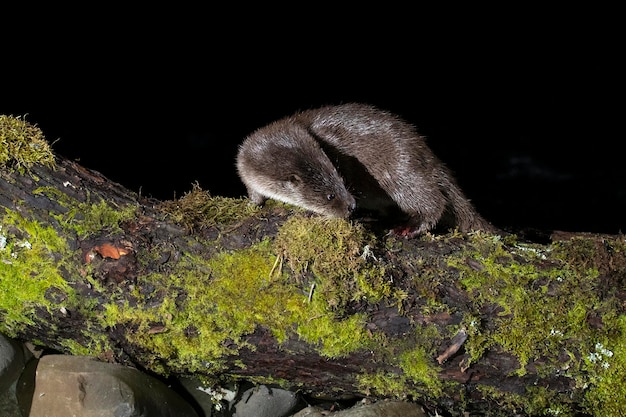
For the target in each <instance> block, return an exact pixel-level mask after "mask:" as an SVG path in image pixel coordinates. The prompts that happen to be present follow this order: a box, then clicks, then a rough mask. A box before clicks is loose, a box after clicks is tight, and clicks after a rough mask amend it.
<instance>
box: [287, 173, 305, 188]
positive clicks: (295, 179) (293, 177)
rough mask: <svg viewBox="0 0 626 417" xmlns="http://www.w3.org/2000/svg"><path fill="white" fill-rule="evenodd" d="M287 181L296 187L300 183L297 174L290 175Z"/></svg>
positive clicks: (300, 179)
mask: <svg viewBox="0 0 626 417" xmlns="http://www.w3.org/2000/svg"><path fill="white" fill-rule="evenodd" d="M287 181H289V183H290V184H291V185H293V186H296V185H298V184H300V183H301V182H302V178H300V176H299V175H298V174H291V175H289V177H288V178H287Z"/></svg>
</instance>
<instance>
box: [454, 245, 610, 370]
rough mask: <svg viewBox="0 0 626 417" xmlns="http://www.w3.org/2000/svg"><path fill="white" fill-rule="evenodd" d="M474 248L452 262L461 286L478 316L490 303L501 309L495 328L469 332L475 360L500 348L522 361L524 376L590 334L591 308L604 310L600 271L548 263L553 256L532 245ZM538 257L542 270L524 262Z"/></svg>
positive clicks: (534, 264)
mask: <svg viewBox="0 0 626 417" xmlns="http://www.w3.org/2000/svg"><path fill="white" fill-rule="evenodd" d="M473 247H474V250H473V252H472V250H471V249H470V250H468V251H467V252H465V253H463V254H461V256H459V257H456V258H451V259H450V261H449V263H450V265H452V266H454V267H455V268H457V269H458V270H459V271H460V281H459V283H460V284H461V286H462V287H463V288H464V289H465V290H467V291H469V292H470V293H471V294H472V298H473V299H474V304H475V312H476V316H478V315H479V311H480V310H481V308H483V306H485V305H488V304H493V305H496V306H497V307H498V308H499V310H500V311H499V313H498V316H499V318H498V319H497V320H496V325H497V327H496V328H495V329H493V330H486V329H482V328H481V327H480V326H474V327H473V328H471V329H469V330H470V335H471V336H472V337H470V338H469V339H468V341H467V342H466V349H468V351H470V352H472V354H473V358H472V359H473V360H476V359H478V358H479V357H480V355H481V354H482V352H484V350H485V349H487V348H490V347H493V346H495V345H497V346H499V347H501V348H502V349H504V350H505V351H507V352H510V353H512V354H514V355H515V356H516V357H517V358H518V360H519V362H520V367H519V369H518V371H517V373H518V375H524V374H525V373H526V370H525V366H526V365H527V363H528V362H529V361H530V360H534V359H537V358H539V357H542V356H548V357H553V355H552V352H554V351H557V350H558V349H560V348H562V347H563V346H564V343H566V341H570V340H572V339H573V338H579V337H581V336H583V337H585V336H591V333H592V332H593V330H592V329H591V328H590V327H589V324H588V323H587V320H586V317H587V312H588V310H589V309H595V308H599V307H600V305H599V304H600V301H599V300H598V299H597V297H596V296H594V291H593V287H594V285H595V282H596V278H597V275H598V274H597V271H594V270H587V271H584V273H581V271H575V270H573V269H572V268H570V267H569V266H568V265H564V264H563V263H562V262H558V261H556V262H548V256H549V253H543V252H541V251H538V250H537V248H536V247H533V246H523V245H521V244H520V245H518V246H517V247H516V248H515V249H514V250H512V251H509V250H505V248H504V246H503V243H502V242H500V241H498V240H488V239H483V240H480V241H476V242H475V243H474V246H473ZM537 258H540V259H542V260H546V262H545V263H544V264H543V267H542V268H538V267H537V266H536V265H537V264H538V263H537V262H529V261H526V259H529V260H530V259H533V260H536V259H537ZM467 259H471V260H472V262H473V263H474V266H473V267H472V266H471V264H470V263H468V262H467ZM476 265H479V266H478V267H477V266H476ZM553 365H555V366H556V365H557V364H553Z"/></svg>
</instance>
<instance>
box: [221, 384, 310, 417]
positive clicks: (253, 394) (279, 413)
mask: <svg viewBox="0 0 626 417" xmlns="http://www.w3.org/2000/svg"><path fill="white" fill-rule="evenodd" d="M299 403H300V401H299V400H298V396H297V395H296V394H295V393H293V392H291V391H285V390H283V389H279V388H270V387H268V386H267V385H259V386H256V387H253V388H250V389H248V390H246V391H245V392H244V393H243V394H242V395H241V398H240V399H239V400H238V401H237V402H235V403H233V404H232V406H231V411H232V417H286V416H288V415H289V414H291V413H293V411H294V410H295V409H296V407H297V406H298V404H299Z"/></svg>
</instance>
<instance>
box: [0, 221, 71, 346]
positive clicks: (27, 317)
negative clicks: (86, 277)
mask: <svg viewBox="0 0 626 417" xmlns="http://www.w3.org/2000/svg"><path fill="white" fill-rule="evenodd" d="M68 251H69V249H68V247H67V243H66V242H65V240H64V239H63V238H61V237H60V236H59V235H58V234H57V232H56V231H55V230H54V229H53V228H51V227H43V226H41V225H40V224H39V223H37V222H35V221H30V220H28V219H26V218H24V217H22V215H21V214H19V213H17V212H14V211H11V210H8V209H6V210H5V214H4V216H3V217H2V218H1V219H0V312H1V313H2V317H3V320H2V321H1V322H0V329H2V332H3V333H5V334H7V335H9V336H11V335H15V334H16V333H17V332H18V331H19V330H21V329H23V328H24V327H25V326H28V325H33V324H34V321H33V319H34V316H35V311H36V310H38V309H44V310H47V311H48V312H49V313H50V314H54V313H56V314H58V311H59V309H61V308H71V307H73V305H74V303H75V294H74V291H73V290H72V289H71V288H70V286H69V285H68V283H67V282H66V281H65V280H64V279H63V277H62V276H61V275H60V273H59V270H60V268H61V267H62V265H63V264H64V261H63V259H59V258H58V256H59V254H66V253H68Z"/></svg>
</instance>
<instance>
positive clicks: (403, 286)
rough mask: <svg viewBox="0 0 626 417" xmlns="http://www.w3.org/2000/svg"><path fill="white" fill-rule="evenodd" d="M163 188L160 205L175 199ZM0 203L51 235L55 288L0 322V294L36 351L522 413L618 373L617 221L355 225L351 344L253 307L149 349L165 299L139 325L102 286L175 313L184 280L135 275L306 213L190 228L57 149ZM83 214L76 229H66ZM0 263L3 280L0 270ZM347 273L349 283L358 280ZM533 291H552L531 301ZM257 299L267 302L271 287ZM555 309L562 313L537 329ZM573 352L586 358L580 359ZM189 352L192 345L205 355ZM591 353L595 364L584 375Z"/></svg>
mask: <svg viewBox="0 0 626 417" xmlns="http://www.w3.org/2000/svg"><path fill="white" fill-rule="evenodd" d="M169 203H170V206H169V207H170V208H171V207H172V205H174V206H175V205H176V202H169ZM101 205H103V206H102V207H105V206H106V209H107V210H108V209H111V210H112V211H113V212H123V211H124V209H125V208H128V207H131V208H132V209H133V211H132V214H131V215H121V216H120V217H119V219H118V220H115V219H114V220H113V221H112V222H111V220H110V219H109V218H108V217H107V216H108V215H110V213H109V212H108V211H107V210H104V211H105V213H102V210H100V211H98V210H97V209H98V208H99V207H100V206H101ZM0 206H2V207H3V210H2V211H3V214H2V215H0V216H2V218H3V223H2V224H3V228H2V230H1V232H2V234H3V236H4V239H5V241H8V242H9V245H13V246H12V247H13V248H14V249H15V250H16V251H17V243H16V242H24V241H26V240H29V239H30V240H36V239H37V238H38V236H34V234H35V232H33V231H32V230H33V229H32V227H31V228H29V227H26V226H24V225H25V224H26V223H28V224H30V222H34V223H37V224H39V225H41V227H44V228H49V229H50V230H53V231H54V232H55V233H56V234H58V236H61V237H62V238H63V239H64V240H65V241H66V242H67V250H64V251H59V252H55V251H56V249H53V248H52V247H51V246H49V247H48V249H49V251H50V253H49V254H48V255H49V259H46V260H41V262H46V265H48V263H49V262H53V264H54V265H56V266H57V269H56V271H57V273H58V274H59V276H60V277H62V279H63V280H64V281H65V282H66V283H67V284H68V288H69V289H71V291H70V290H67V289H63V288H60V287H59V286H58V285H56V286H54V285H53V286H50V287H49V288H46V289H45V294H44V299H45V302H41V301H37V300H23V301H24V303H30V305H31V306H32V309H25V310H24V314H25V318H24V321H23V322H18V321H15V319H13V321H10V320H8V317H9V312H8V311H7V309H6V307H5V306H0V316H2V315H4V316H5V317H4V318H5V319H6V320H4V321H5V326H4V328H3V332H5V333H8V334H9V335H10V336H13V337H18V338H20V339H23V340H26V341H34V342H35V343H37V344H38V345H39V346H41V347H44V348H47V349H51V350H54V351H59V352H64V353H77V352H78V351H79V350H80V349H81V348H84V349H87V350H88V353H90V354H97V355H98V356H99V357H100V358H101V359H103V360H108V361H114V362H120V363H124V364H129V365H133V366H136V367H139V368H141V369H145V370H149V371H151V372H153V373H155V374H159V375H161V376H164V377H165V376H171V375H172V374H185V373H200V374H204V375H207V376H210V377H215V378H216V380H217V381H226V380H228V379H229V378H233V377H234V378H244V379H247V378H262V379H261V380H263V381H276V382H279V383H280V384H281V385H282V386H285V387H287V388H292V389H298V390H300V391H302V392H305V393H308V394H311V395H317V396H326V397H334V398H340V397H345V396H356V397H359V396H380V397H394V396H396V397H400V398H409V399H414V400H416V401H419V402H420V403H423V404H424V405H425V407H426V409H427V410H430V411H431V412H434V411H435V410H438V412H440V413H443V412H444V411H443V410H445V412H447V413H450V414H451V415H462V414H463V412H471V413H486V414H489V413H492V414H493V413H496V411H497V412H500V413H502V415H514V413H519V414H520V415H524V414H528V415H533V414H540V413H541V412H542V411H541V410H544V411H545V409H547V408H549V407H555V408H554V409H558V408H559V407H560V409H563V410H569V412H572V413H581V414H592V411H593V410H592V409H593V407H594V405H595V404H597V403H598V402H599V401H601V400H602V399H605V400H606V398H607V396H608V398H610V399H611V400H615V401H616V402H619V401H623V398H620V397H619V396H621V395H622V394H621V393H620V392H621V391H620V392H617V393H615V394H614V395H616V396H618V397H617V398H612V397H611V395H612V394H611V393H606V392H604V391H601V390H602V389H604V388H606V387H605V385H606V383H607V381H610V380H614V379H609V378H620V377H623V372H624V371H616V370H615V366H617V365H619V364H620V363H624V361H625V359H624V358H623V355H624V351H623V350H622V351H621V352H620V351H619V349H618V345H619V344H620V343H622V342H623V341H624V340H625V335H624V331H625V330H626V326H624V325H623V324H622V325H621V327H620V321H619V317H623V315H624V309H625V305H626V289H625V278H624V276H625V271H626V259H625V253H626V246H625V245H624V238H623V237H622V236H605V235H592V234H582V233H580V234H568V233H560V234H558V233H557V234H553V235H552V239H548V240H546V241H544V242H540V243H536V242H522V241H521V240H520V239H516V238H513V237H508V238H507V237H494V236H485V235H480V234H478V235H471V236H468V235H461V234H455V233H450V234H445V235H440V236H426V237H423V238H417V239H413V240H403V239H399V238H396V237H394V236H389V235H385V234H384V233H382V232H381V233H378V232H376V231H374V232H376V233H377V234H376V239H375V240H371V241H369V240H368V242H370V243H371V246H369V249H367V250H371V251H372V252H371V254H372V255H371V256H370V257H368V256H366V255H367V254H366V253H365V252H366V249H365V248H364V247H363V248H361V252H360V253H358V254H346V255H345V256H346V259H348V258H350V259H352V258H354V259H355V262H356V261H358V260H359V259H362V261H361V264H360V266H359V268H370V269H371V268H376V270H377V271H383V272H382V274H383V275H382V278H380V277H378V278H376V279H379V281H380V280H381V279H382V281H381V282H383V283H384V284H385V286H384V291H382V290H381V291H382V292H384V294H383V295H382V296H380V297H377V296H373V295H370V296H369V297H365V296H363V295H362V294H363V293H362V292H361V293H360V294H361V296H360V297H358V298H356V299H352V298H350V297H346V296H345V294H344V295H342V297H343V298H341V299H340V301H338V302H337V301H336V300H335V304H333V305H330V306H329V308H328V310H329V311H331V313H332V315H333V317H335V318H336V319H338V320H341V321H342V323H345V322H346V321H348V320H349V319H350V317H355V316H357V315H358V316H359V317H360V319H359V320H357V322H358V323H359V324H360V325H361V328H359V329H358V331H359V335H360V336H359V337H361V338H363V339H364V342H363V344H362V345H359V346H356V347H354V348H345V349H344V350H341V348H339V350H335V351H332V352H331V353H329V351H328V350H324V349H320V346H323V345H327V344H329V343H330V342H328V341H326V340H324V339H323V337H322V336H320V340H318V341H317V342H312V341H311V339H310V338H308V339H307V338H306V337H304V336H302V333H301V332H299V329H300V327H299V326H304V324H300V323H299V322H298V321H297V320H296V319H294V321H288V324H289V327H288V328H285V329H284V334H283V335H282V336H281V337H279V336H277V334H278V333H277V329H276V328H275V327H272V326H274V325H276V323H282V322H281V321H280V318H279V317H278V318H274V319H272V320H273V321H271V322H269V321H266V319H265V318H264V317H263V315H262V314H258V322H257V323H255V324H254V325H253V326H251V327H248V328H245V329H242V330H241V331H240V332H239V333H238V337H225V338H224V339H223V340H219V341H218V345H219V346H221V347H224V348H225V349H224V350H223V351H220V352H215V354H214V356H213V357H206V358H202V357H195V358H194V359H193V360H190V359H188V358H187V357H186V356H185V355H189V354H190V352H193V349H192V348H190V351H185V352H183V351H182V350H181V349H178V350H176V349H174V350H172V351H168V355H167V357H159V355H160V354H161V352H163V351H164V348H163V346H161V345H158V344H156V342H155V344H154V345H152V344H151V343H141V342H140V341H146V340H150V339H149V338H150V337H153V338H154V339H155V340H156V339H157V338H158V337H162V336H163V335H164V334H167V333H168V332H170V333H171V332H172V331H173V330H172V329H173V326H174V322H175V321H176V317H172V315H174V316H176V311H177V310H176V309H174V310H168V311H169V312H167V313H163V314H162V315H161V316H158V315H157V316H155V317H160V318H161V319H160V320H154V321H152V322H149V323H148V324H147V327H146V323H139V322H135V321H133V320H132V318H128V317H126V318H124V320H123V321H121V322H119V323H111V322H110V320H107V317H113V316H112V315H111V314H112V313H110V311H111V310H109V309H110V308H111V300H113V299H114V300H116V301H115V305H117V306H119V308H120V309H121V308H122V307H123V306H130V307H133V306H135V304H136V305H138V304H139V303H145V305H144V307H145V308H146V309H147V308H152V309H155V310H158V309H159V308H162V307H163V306H164V305H166V304H167V303H174V304H175V305H176V308H178V309H179V310H180V311H181V312H184V311H186V309H187V308H188V303H189V302H190V301H189V297H190V293H191V291H190V289H188V288H185V286H184V283H179V284H177V286H174V287H172V288H176V293H167V291H163V288H166V287H163V286H161V287H159V286H158V285H155V288H156V289H155V288H151V284H150V277H151V276H152V274H165V275H167V273H168V272H169V271H171V272H172V274H174V271H176V268H177V264H178V263H180V262H183V259H185V258H186V257H187V258H188V257H189V256H193V257H198V258H202V259H212V258H214V257H216V256H219V254H222V253H233V252H234V251H240V250H245V249H246V248H250V247H252V246H254V245H257V244H258V243H259V242H261V241H262V240H263V239H265V238H269V239H270V240H272V239H273V238H274V237H275V236H276V234H277V233H279V231H280V230H281V227H282V226H283V225H284V224H285V223H286V222H288V221H289V220H290V219H291V218H293V217H294V216H299V217H302V218H303V219H310V220H311V221H313V220H314V217H311V216H308V215H303V214H302V213H299V212H297V211H296V212H294V211H292V210H290V209H289V208H286V207H285V206H281V205H268V207H265V208H263V209H262V210H261V211H258V212H254V214H253V215H249V216H244V217H239V218H237V220H236V221H231V222H228V223H227V224H222V223H219V222H217V223H215V224H206V223H204V224H200V223H195V224H193V225H191V227H190V225H189V224H187V225H185V224H183V223H182V222H181V221H176V219H175V218H174V216H172V214H171V212H168V211H164V210H163V202H160V201H155V200H152V199H149V198H144V197H142V196H140V195H137V194H136V193H134V192H131V191H130V190H128V189H126V188H124V187H123V186H122V185H120V184H117V183H114V182H112V181H110V180H108V179H107V178H106V177H104V176H103V175H101V174H100V173H98V172H95V171H92V170H89V169H87V168H85V167H82V166H81V165H79V164H78V163H76V162H73V161H69V160H66V159H64V158H62V157H60V156H57V166H56V168H55V169H49V168H46V167H34V168H32V169H31V170H30V172H26V173H23V174H20V173H19V172H16V171H10V170H3V171H2V172H1V175H0ZM94 213H97V214H94ZM89 216H92V217H93V216H102V217H103V218H89ZM16 219H17V220H16ZM85 222H89V227H88V228H86V229H78V228H76V227H75V226H77V225H78V226H80V225H83V223H85ZM111 224H113V225H114V226H115V227H111ZM39 233H42V232H39ZM42 234H43V233H42ZM367 236H371V235H367ZM368 239H369V237H368ZM11 242H13V243H11ZM206 242H212V243H211V244H206ZM7 247H8V246H7ZM323 250H324V249H323V248H320V253H322V251H323ZM274 252H275V255H276V258H275V260H276V263H278V262H279V261H280V264H281V265H282V268H280V271H281V273H282V274H283V276H284V279H285V280H286V281H287V283H288V285H291V286H292V287H294V288H297V290H298V291H300V292H301V293H302V297H303V299H304V300H305V301H306V300H307V298H308V300H309V302H310V301H311V297H317V294H318V293H317V292H316V291H317V289H315V290H313V288H315V286H314V285H313V284H314V283H315V282H316V280H318V279H320V277H321V276H322V275H324V273H325V272H324V271H321V272H320V271H319V270H317V271H316V270H315V268H314V267H310V268H303V269H298V268H297V265H298V262H299V260H298V259H295V258H294V257H293V256H292V257H290V252H289V250H288V249H287V250H286V251H285V252H284V253H279V250H275V251H274ZM8 256H9V255H8V254H7V249H6V248H5V253H4V254H2V257H3V259H2V260H3V262H4V264H5V265H9V264H10V265H16V264H17V263H15V264H12V263H11V259H10V258H8ZM20 256H21V255H20V254H17V255H16V259H19V257H20ZM304 262H309V261H308V260H307V261H304ZM10 265H9V266H10ZM288 265H291V267H289V266H288ZM294 265H296V267H294ZM7 268H8V267H7ZM370 269H368V271H369V272H368V273H373V272H371V271H372V270H373V269H371V270H370ZM35 270H36V268H34V269H33V271H35ZM358 271H360V270H358ZM558 271H561V272H562V273H561V274H560V275H559V273H558ZM197 273H198V274H200V275H206V280H207V281H206V285H207V286H209V285H215V286H217V285H220V282H221V281H219V280H217V281H214V280H212V279H213V274H214V272H213V271H212V270H211V269H210V268H208V269H207V267H206V265H205V264H198V271H197ZM498 274H500V275H498ZM35 275H36V272H32V276H35ZM270 275H271V273H270ZM531 275H532V276H531ZM30 278H31V277H24V279H30ZM44 278H45V277H44ZM0 279H2V280H3V281H4V284H3V285H7V281H8V280H9V279H15V278H9V277H8V276H4V277H0ZM346 279H354V277H353V276H347V277H346ZM505 282H506V283H505ZM500 283H502V284H500ZM511 283H514V284H515V285H514V286H511ZM242 285H245V284H242ZM270 285H271V284H270ZM351 285H353V287H351V288H352V289H354V288H356V289H357V290H358V288H359V287H358V284H354V283H353V284H351ZM381 285H382V284H381ZM167 288H169V287H167ZM318 288H319V287H318ZM380 288H383V287H382V286H381V287H380ZM159 289H160V290H159ZM261 291H262V290H261ZM70 292H71V294H72V295H71V296H70V295H68V294H69V293H70ZM580 292H584V293H585V294H586V297H587V299H588V301H589V302H588V303H587V304H585V302H584V300H581V299H579V298H577V297H580V295H581V294H580ZM231 294H232V295H233V299H232V303H233V304H234V305H235V307H234V308H233V310H232V312H231V310H230V309H228V313H224V314H226V315H235V314H238V313H237V308H241V309H246V308H248V305H247V304H246V303H245V302H242V300H241V299H238V296H237V294H234V293H232V291H231ZM277 294H280V292H278V293H277ZM144 295H146V296H145V297H143V296H144ZM242 296H243V295H242ZM142 297H143V298H142ZM535 297H539V298H535ZM548 300H552V301H554V302H555V303H556V304H555V305H548ZM552 301H550V302H552ZM275 302H276V305H277V308H279V307H278V306H281V305H282V303H283V300H280V299H279V300H276V301H275ZM150 303H151V304H150ZM222 305H226V304H220V303H217V302H216V304H215V305H214V306H213V307H211V311H217V313H220V311H219V310H220V309H221V308H223V307H221V306H222ZM237 306H240V307H237ZM172 311H174V313H172ZM92 313H94V314H93V315H92ZM181 314H182V313H181ZM559 315H565V316H567V315H569V316H568V317H569V318H568V319H565V320H564V319H559V318H558V317H556V316H559ZM542 316H544V317H543V318H541V317H542ZM120 317H121V316H120ZM314 319H315V317H310V318H309V319H308V320H314ZM233 320H235V319H233ZM568 320H570V321H568ZM232 323H236V320H235V321H233V322H232ZM268 323H270V324H268ZM567 323H572V324H571V325H569V324H567ZM556 324H559V325H561V326H562V327H560V328H556V327H553V326H555V325H556ZM221 325H222V324H219V323H216V324H215V327H216V328H217V327H219V326H221ZM200 328H201V326H200V325H198V326H189V325H187V327H186V328H185V329H184V331H183V333H182V334H183V335H185V336H184V337H187V338H188V339H189V340H190V343H191V341H193V340H196V339H198V338H199V337H201V336H202V334H201V333H202V332H200V331H199V330H198V329H200ZM341 328H342V329H343V327H341ZM219 330H220V331H221V329H219ZM138 333H143V334H142V335H140V336H141V337H140V336H138ZM220 334H230V333H227V332H225V333H220ZM324 337H325V336H324ZM338 337H339V336H338ZM341 337H343V338H345V335H343V336H341ZM355 338H356V336H355ZM68 341H72V342H68ZM344 342H345V343H346V344H347V343H348V341H346V340H339V343H344ZM598 346H600V347H598ZM594 349H595V350H594ZM603 349H605V350H603ZM609 350H610V351H611V352H612V353H611V355H610V356H609V355H608V354H607V353H606V351H609ZM603 352H604V353H603ZM191 354H192V355H193V353H191ZM197 354H206V351H205V350H203V351H199V352H198V353H197ZM589 355H595V356H591V357H592V360H590V359H589V358H590V356H589ZM603 355H604V356H603ZM620 355H622V356H620ZM196 361H200V363H204V362H203V361H206V362H207V365H206V366H205V369H203V368H202V366H200V365H198V363H197V362H196ZM208 362H211V364H208ZM603 368H604V369H605V370H606V369H609V370H610V372H613V373H610V374H606V375H605V374H602V372H604V371H603ZM615 372H617V374H616V373H615ZM600 381H604V382H600ZM542 407H543V408H542Z"/></svg>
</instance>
